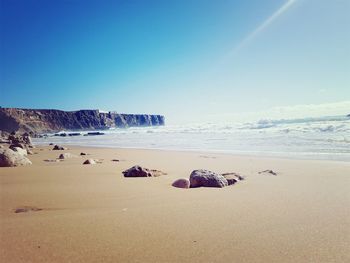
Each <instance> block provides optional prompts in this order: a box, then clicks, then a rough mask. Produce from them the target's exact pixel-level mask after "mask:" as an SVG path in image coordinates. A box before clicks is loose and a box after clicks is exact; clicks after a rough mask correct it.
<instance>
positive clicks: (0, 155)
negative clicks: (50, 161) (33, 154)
mask: <svg viewBox="0 0 350 263" xmlns="http://www.w3.org/2000/svg"><path fill="white" fill-rule="evenodd" d="M28 164H32V162H31V161H30V160H29V159H28V158H27V157H25V156H23V155H21V154H20V153H18V152H15V151H12V150H11V149H0V167H14V166H22V165H28Z"/></svg>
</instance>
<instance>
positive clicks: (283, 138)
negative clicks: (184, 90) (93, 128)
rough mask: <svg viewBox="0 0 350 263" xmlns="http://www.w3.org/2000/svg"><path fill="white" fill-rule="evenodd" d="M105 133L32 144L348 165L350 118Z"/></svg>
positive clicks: (123, 129)
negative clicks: (334, 162) (284, 159)
mask: <svg viewBox="0 0 350 263" xmlns="http://www.w3.org/2000/svg"><path fill="white" fill-rule="evenodd" d="M62 132H70V131H61V133H62ZM87 132H88V131H84V132H82V134H85V133H87ZM102 132H104V133H105V134H104V135H99V136H66V137H61V136H53V134H49V135H48V137H44V138H35V139H33V142H34V143H35V144H38V145H42V144H48V143H55V144H62V145H79V146H90V147H112V148H139V149H163V150H181V151H203V152H212V153H231V154H239V155H253V156H267V157H282V158H297V159H317V160H320V159H321V160H337V161H350V118H349V117H346V116H332V117H319V118H303V119H282V120H258V121H256V122H246V123H227V122H226V123H197V124H187V125H165V126H158V127H131V128H114V129H110V130H104V131H102Z"/></svg>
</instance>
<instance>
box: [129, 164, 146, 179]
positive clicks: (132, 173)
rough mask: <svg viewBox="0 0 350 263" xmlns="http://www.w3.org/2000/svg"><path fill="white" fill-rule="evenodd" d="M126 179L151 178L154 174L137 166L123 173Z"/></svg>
mask: <svg viewBox="0 0 350 263" xmlns="http://www.w3.org/2000/svg"><path fill="white" fill-rule="evenodd" d="M123 174H124V176H125V177H151V176H152V174H151V173H150V172H149V170H148V169H147V168H143V167H141V166H138V165H135V166H133V167H131V168H129V169H128V170H125V171H124V172H123Z"/></svg>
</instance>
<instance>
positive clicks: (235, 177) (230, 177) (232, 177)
mask: <svg viewBox="0 0 350 263" xmlns="http://www.w3.org/2000/svg"><path fill="white" fill-rule="evenodd" d="M221 175H222V176H223V177H225V178H226V180H227V182H228V185H232V184H235V183H237V182H238V181H241V180H244V177H243V176H241V175H239V174H237V173H223V174H221Z"/></svg>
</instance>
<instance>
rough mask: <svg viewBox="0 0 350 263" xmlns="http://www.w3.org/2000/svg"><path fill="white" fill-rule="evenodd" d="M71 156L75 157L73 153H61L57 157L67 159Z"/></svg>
mask: <svg viewBox="0 0 350 263" xmlns="http://www.w3.org/2000/svg"><path fill="white" fill-rule="evenodd" d="M72 157H75V155H73V154H71V153H61V154H60V156H58V159H60V160H64V159H69V158H72Z"/></svg>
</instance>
